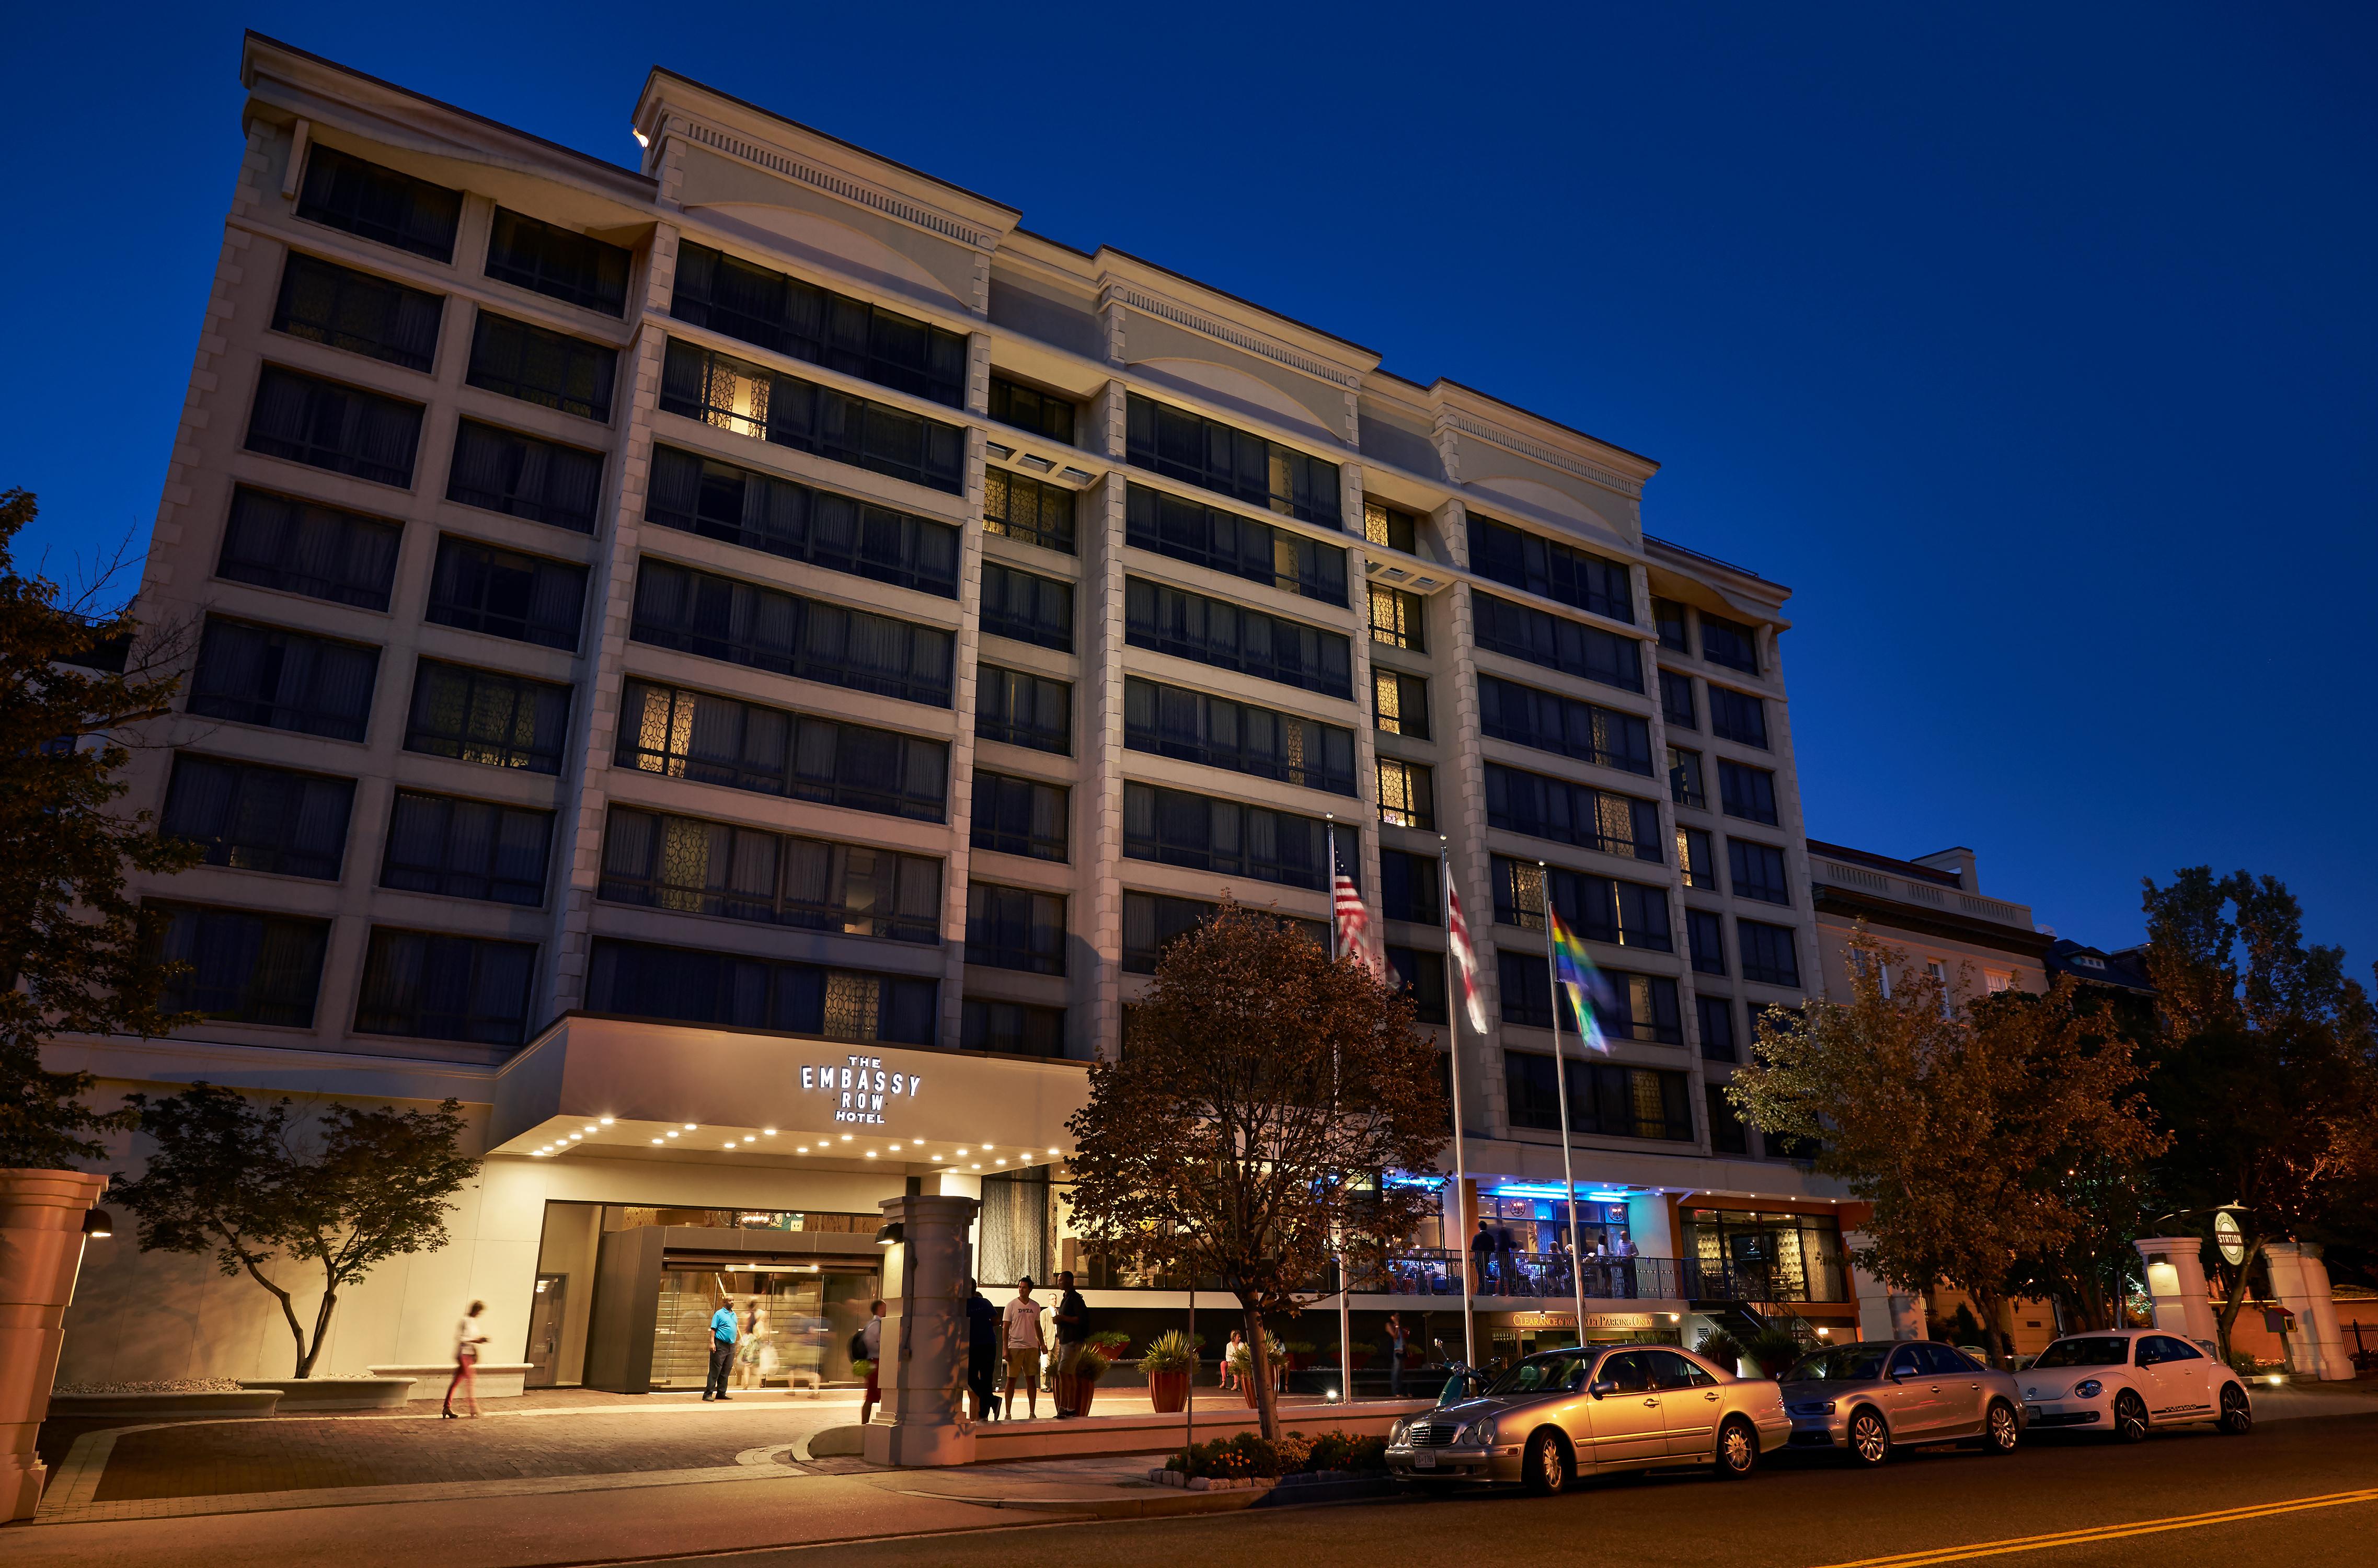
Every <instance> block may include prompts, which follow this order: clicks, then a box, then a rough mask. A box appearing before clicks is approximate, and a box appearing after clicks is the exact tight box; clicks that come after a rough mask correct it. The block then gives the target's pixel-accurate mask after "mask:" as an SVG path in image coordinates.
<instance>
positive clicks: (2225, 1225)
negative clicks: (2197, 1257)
mask: <svg viewBox="0 0 2378 1568" xmlns="http://www.w3.org/2000/svg"><path fill="white" fill-rule="evenodd" d="M2213 1244H2214V1245H2215V1246H2216V1247H2218V1248H2220V1249H2221V1260H2222V1262H2224V1263H2228V1265H2229V1266H2230V1267H2231V1268H2236V1267H2237V1266H2238V1265H2239V1264H2240V1263H2244V1262H2245V1261H2246V1233H2245V1232H2244V1231H2241V1230H2240V1229H2239V1228H2238V1216H2237V1215H2233V1214H2231V1213H2230V1212H2229V1211H2228V1209H2221V1210H2218V1211H2216V1213H2215V1214H2214V1215H2213Z"/></svg>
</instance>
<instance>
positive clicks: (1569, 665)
mask: <svg viewBox="0 0 2378 1568" xmlns="http://www.w3.org/2000/svg"><path fill="white" fill-rule="evenodd" d="M1471 606H1472V608H1473V610H1474V611H1475V613H1476V616H1477V623H1478V631H1477V638H1478V646H1479V647H1481V648H1483V649H1485V650H1486V651H1487V652H1492V653H1500V654H1502V655H1504V656H1505V657H1506V658H1511V659H1524V660H1526V661H1527V662H1528V663H1530V664H1542V665H1543V667H1544V668H1546V669H1548V670H1558V671H1560V672H1561V673H1562V674H1564V675H1572V676H1578V677H1579V678H1580V679H1583V680H1591V681H1599V682H1601V683H1602V684H1603V685H1604V686H1615V687H1617V688H1620V689H1622V690H1626V691H1640V690H1642V689H1643V656H1642V654H1641V653H1640V652H1638V649H1639V644H1638V643H1637V642H1636V640H1634V639H1633V638H1631V637H1621V636H1619V635H1618V634H1617V633H1616V632H1615V631H1604V630H1603V629H1602V628H1600V627H1596V626H1587V625H1585V624H1584V623H1582V622H1580V621H1573V620H1567V619H1565V618H1564V617H1562V616H1556V615H1554V614H1552V613H1551V612H1550V611H1548V610H1539V609H1534V608H1531V606H1529V605H1526V604H1513V603H1512V602H1511V601H1510V600H1508V599H1497V598H1496V597H1495V595H1493V594H1492V593H1473V594H1471Z"/></svg>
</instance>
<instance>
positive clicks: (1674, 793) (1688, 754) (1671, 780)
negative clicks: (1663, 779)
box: [1668, 746, 1709, 809]
mask: <svg viewBox="0 0 2378 1568" xmlns="http://www.w3.org/2000/svg"><path fill="white" fill-rule="evenodd" d="M1668 795H1669V797H1670V798H1671V799H1673V800H1675V803H1676V804H1677V805H1679V806H1691V807H1695V808H1702V809H1706V808H1708V806H1709V787H1708V785H1707V784H1705V783H1704V782H1703V781H1702V778H1701V754H1700V753H1699V752H1698V751H1687V750H1685V749H1684V748H1681V747H1675V746H1671V747H1670V748H1668Z"/></svg>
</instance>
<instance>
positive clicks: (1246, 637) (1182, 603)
mask: <svg viewBox="0 0 2378 1568" xmlns="http://www.w3.org/2000/svg"><path fill="white" fill-rule="evenodd" d="M1123 615H1124V630H1123V637H1124V640H1125V641H1126V642H1128V643H1129V644H1130V645H1131V646H1132V647H1134V648H1147V649H1150V650H1152V651H1154V652H1159V653H1171V654H1173V655H1175V656H1176V657H1179V658H1183V659H1195V661H1197V662H1198V663H1199V664H1211V665H1213V666H1214V667H1215V668H1216V669H1221V670H1236V671H1238V672H1239V673H1240V674H1242V675H1251V676H1260V677H1261V678H1263V679H1265V680H1276V681H1278V682H1279V683H1280V684H1281V685H1283V686H1293V687H1300V688H1303V689H1304V690H1307V691H1317V692H1320V693H1322V694H1323V695H1324V696H1327V697H1351V696H1352V695H1353V694H1354V689H1353V673H1352V671H1353V647H1352V644H1351V643H1350V642H1349V641H1348V640H1346V639H1345V638H1344V637H1342V636H1340V635H1339V634H1338V633H1337V632H1334V631H1324V630H1322V629H1321V628H1318V627H1312V626H1307V625H1305V624H1304V623H1303V622H1302V621H1292V620H1287V619H1284V618H1282V617H1281V616H1268V615H1266V614H1264V613H1263V612H1262V611H1261V610H1250V609H1247V608H1246V607H1244V606H1243V605H1240V604H1231V602H1230V601H1228V600H1225V599H1208V598H1207V597H1206V596H1205V595H1204V594H1202V593H1191V592H1186V591H1184V590H1182V589H1178V588H1167V587H1164V586H1163V585H1162V584H1160V583H1154V582H1148V581H1144V580H1142V579H1140V578H1128V579H1126V580H1125V581H1124V583H1123Z"/></svg>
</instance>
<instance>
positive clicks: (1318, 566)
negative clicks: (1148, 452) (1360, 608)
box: [1123, 485, 1346, 604]
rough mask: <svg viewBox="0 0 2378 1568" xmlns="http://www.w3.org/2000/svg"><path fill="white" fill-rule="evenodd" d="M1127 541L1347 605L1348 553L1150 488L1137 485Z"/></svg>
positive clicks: (1128, 509)
mask: <svg viewBox="0 0 2378 1568" xmlns="http://www.w3.org/2000/svg"><path fill="white" fill-rule="evenodd" d="M1123 515H1124V519H1125V524H1126V532H1125V533H1124V536H1123V537H1124V543H1126V544H1128V545H1132V546H1133V547H1134V548H1135V549H1141V550H1154V551H1156V552H1157V553H1158V554H1159V555H1165V556H1170V557H1172V558H1173V559H1174V560H1177V561H1187V562H1189V563H1190V564H1191V565H1193V566H1201V567H1208V568H1211V569H1214V570H1216V571H1223V572H1229V573H1230V574H1231V576H1233V577H1243V578H1245V579H1246V580H1247V581H1250V582H1260V583H1262V584H1264V585H1265V586H1266V587H1267V588H1277V589H1279V590H1280V591H1281V592H1285V593H1298V594H1302V595H1303V596H1304V597H1305V598H1307V599H1318V600H1320V601H1321V602H1322V603H1324V604H1344V603H1345V602H1346V552H1345V551H1344V550H1343V549H1341V548H1340V547H1339V546H1338V545H1325V544H1322V543H1321V542H1320V541H1318V540H1315V539H1308V538H1306V537H1305V536H1304V535H1303V534H1301V533H1290V532H1289V531H1288V530H1286V529H1282V528H1274V527H1273V526H1271V524H1269V523H1267V522H1257V521H1255V520H1254V519H1252V518H1243V517H1241V516H1240V515H1239V514H1238V513H1236V512H1230V511H1224V510H1223V509H1221V508H1219V507H1209V506H1207V505H1206V504H1205V503H1204V502H1202V501H1192V500H1186V499H1183V497H1179V496H1174V495H1170V494H1168V493H1166V492H1165V491H1162V490H1157V489H1152V488H1150V487H1149V486H1147V485H1132V486H1130V487H1129V490H1128V492H1127V497H1126V499H1125V502H1124V513H1123Z"/></svg>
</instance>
